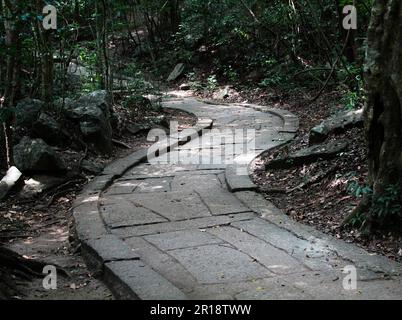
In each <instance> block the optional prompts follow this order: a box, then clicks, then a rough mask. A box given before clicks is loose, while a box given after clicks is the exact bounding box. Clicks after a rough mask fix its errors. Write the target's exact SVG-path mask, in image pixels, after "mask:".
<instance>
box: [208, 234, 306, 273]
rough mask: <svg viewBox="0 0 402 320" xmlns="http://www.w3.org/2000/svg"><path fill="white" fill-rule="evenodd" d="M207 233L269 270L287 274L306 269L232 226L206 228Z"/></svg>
mask: <svg viewBox="0 0 402 320" xmlns="http://www.w3.org/2000/svg"><path fill="white" fill-rule="evenodd" d="M208 233H210V234H213V235H215V236H217V237H218V238H220V239H222V240H224V241H226V242H228V243H230V244H232V245H233V246H234V247H236V248H238V249H239V250H241V251H242V252H244V253H246V254H247V255H249V256H250V257H252V258H254V259H256V260H257V261H259V262H260V263H261V264H263V265H264V266H265V267H266V268H268V269H269V270H270V271H271V272H273V273H276V274H289V273H295V272H299V271H301V270H303V269H304V270H306V268H305V267H304V266H303V265H302V264H301V263H300V262H299V261H297V260H296V259H295V258H293V257H291V256H290V255H289V254H287V253H285V252H284V251H282V250H279V249H277V248H275V247H273V246H272V245H270V244H268V243H266V242H264V241H262V240H260V239H258V238H256V237H254V236H251V235H250V234H248V233H246V232H242V231H240V230H239V229H236V228H232V227H220V228H214V229H208Z"/></svg>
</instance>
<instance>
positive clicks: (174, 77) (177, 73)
mask: <svg viewBox="0 0 402 320" xmlns="http://www.w3.org/2000/svg"><path fill="white" fill-rule="evenodd" d="M184 69H185V65H184V63H179V64H178V65H176V67H175V68H174V69H173V71H172V72H171V73H170V75H169V77H168V78H167V81H169V82H170V81H175V80H177V79H178V78H179V77H180V76H181V75H182V74H183V72H184Z"/></svg>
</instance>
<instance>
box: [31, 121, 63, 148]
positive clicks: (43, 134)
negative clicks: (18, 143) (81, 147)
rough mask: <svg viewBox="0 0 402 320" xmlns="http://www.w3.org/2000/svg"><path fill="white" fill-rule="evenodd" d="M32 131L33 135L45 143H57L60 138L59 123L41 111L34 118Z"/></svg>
mask: <svg viewBox="0 0 402 320" xmlns="http://www.w3.org/2000/svg"><path fill="white" fill-rule="evenodd" d="M33 131H34V133H35V135H36V136H37V137H39V138H42V139H43V140H44V141H45V142H46V143H49V144H51V145H52V144H53V145H55V144H58V143H60V140H61V127H60V125H59V123H58V122H57V121H56V120H55V119H54V118H52V117H51V116H50V115H48V114H46V113H41V114H40V115H39V118H38V120H36V122H35V124H34V126H33Z"/></svg>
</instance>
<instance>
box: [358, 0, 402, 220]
mask: <svg viewBox="0 0 402 320" xmlns="http://www.w3.org/2000/svg"><path fill="white" fill-rule="evenodd" d="M401 39H402V1H401V0H376V1H375V2H374V5H373V10H372V16H371V22H370V26H369V30H368V47H367V52H366V68H365V80H366V89H367V103H366V106H365V111H364V116H365V131H366V136H367V140H368V159H369V184H370V185H371V186H372V190H373V194H372V199H376V198H378V197H381V196H383V195H384V193H385V191H386V188H387V187H388V186H395V187H399V188H401V187H402V41H401ZM400 190H401V189H400ZM368 218H369V219H370V218H373V217H368Z"/></svg>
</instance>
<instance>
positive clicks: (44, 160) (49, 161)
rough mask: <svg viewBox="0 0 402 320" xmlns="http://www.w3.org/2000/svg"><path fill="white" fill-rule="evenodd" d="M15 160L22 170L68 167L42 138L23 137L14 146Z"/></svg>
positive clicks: (55, 169)
mask: <svg viewBox="0 0 402 320" xmlns="http://www.w3.org/2000/svg"><path fill="white" fill-rule="evenodd" d="M14 160H15V165H16V167H17V168H19V169H20V170H21V171H22V172H57V171H64V170H65V169H66V166H65V165H64V163H63V161H62V160H61V159H60V158H59V157H58V155H57V154H56V152H55V151H54V150H53V148H52V147H50V146H49V145H47V144H46V142H45V141H43V140H42V139H30V138H28V137H23V138H22V140H21V141H20V143H19V144H17V145H16V146H15V147H14Z"/></svg>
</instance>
